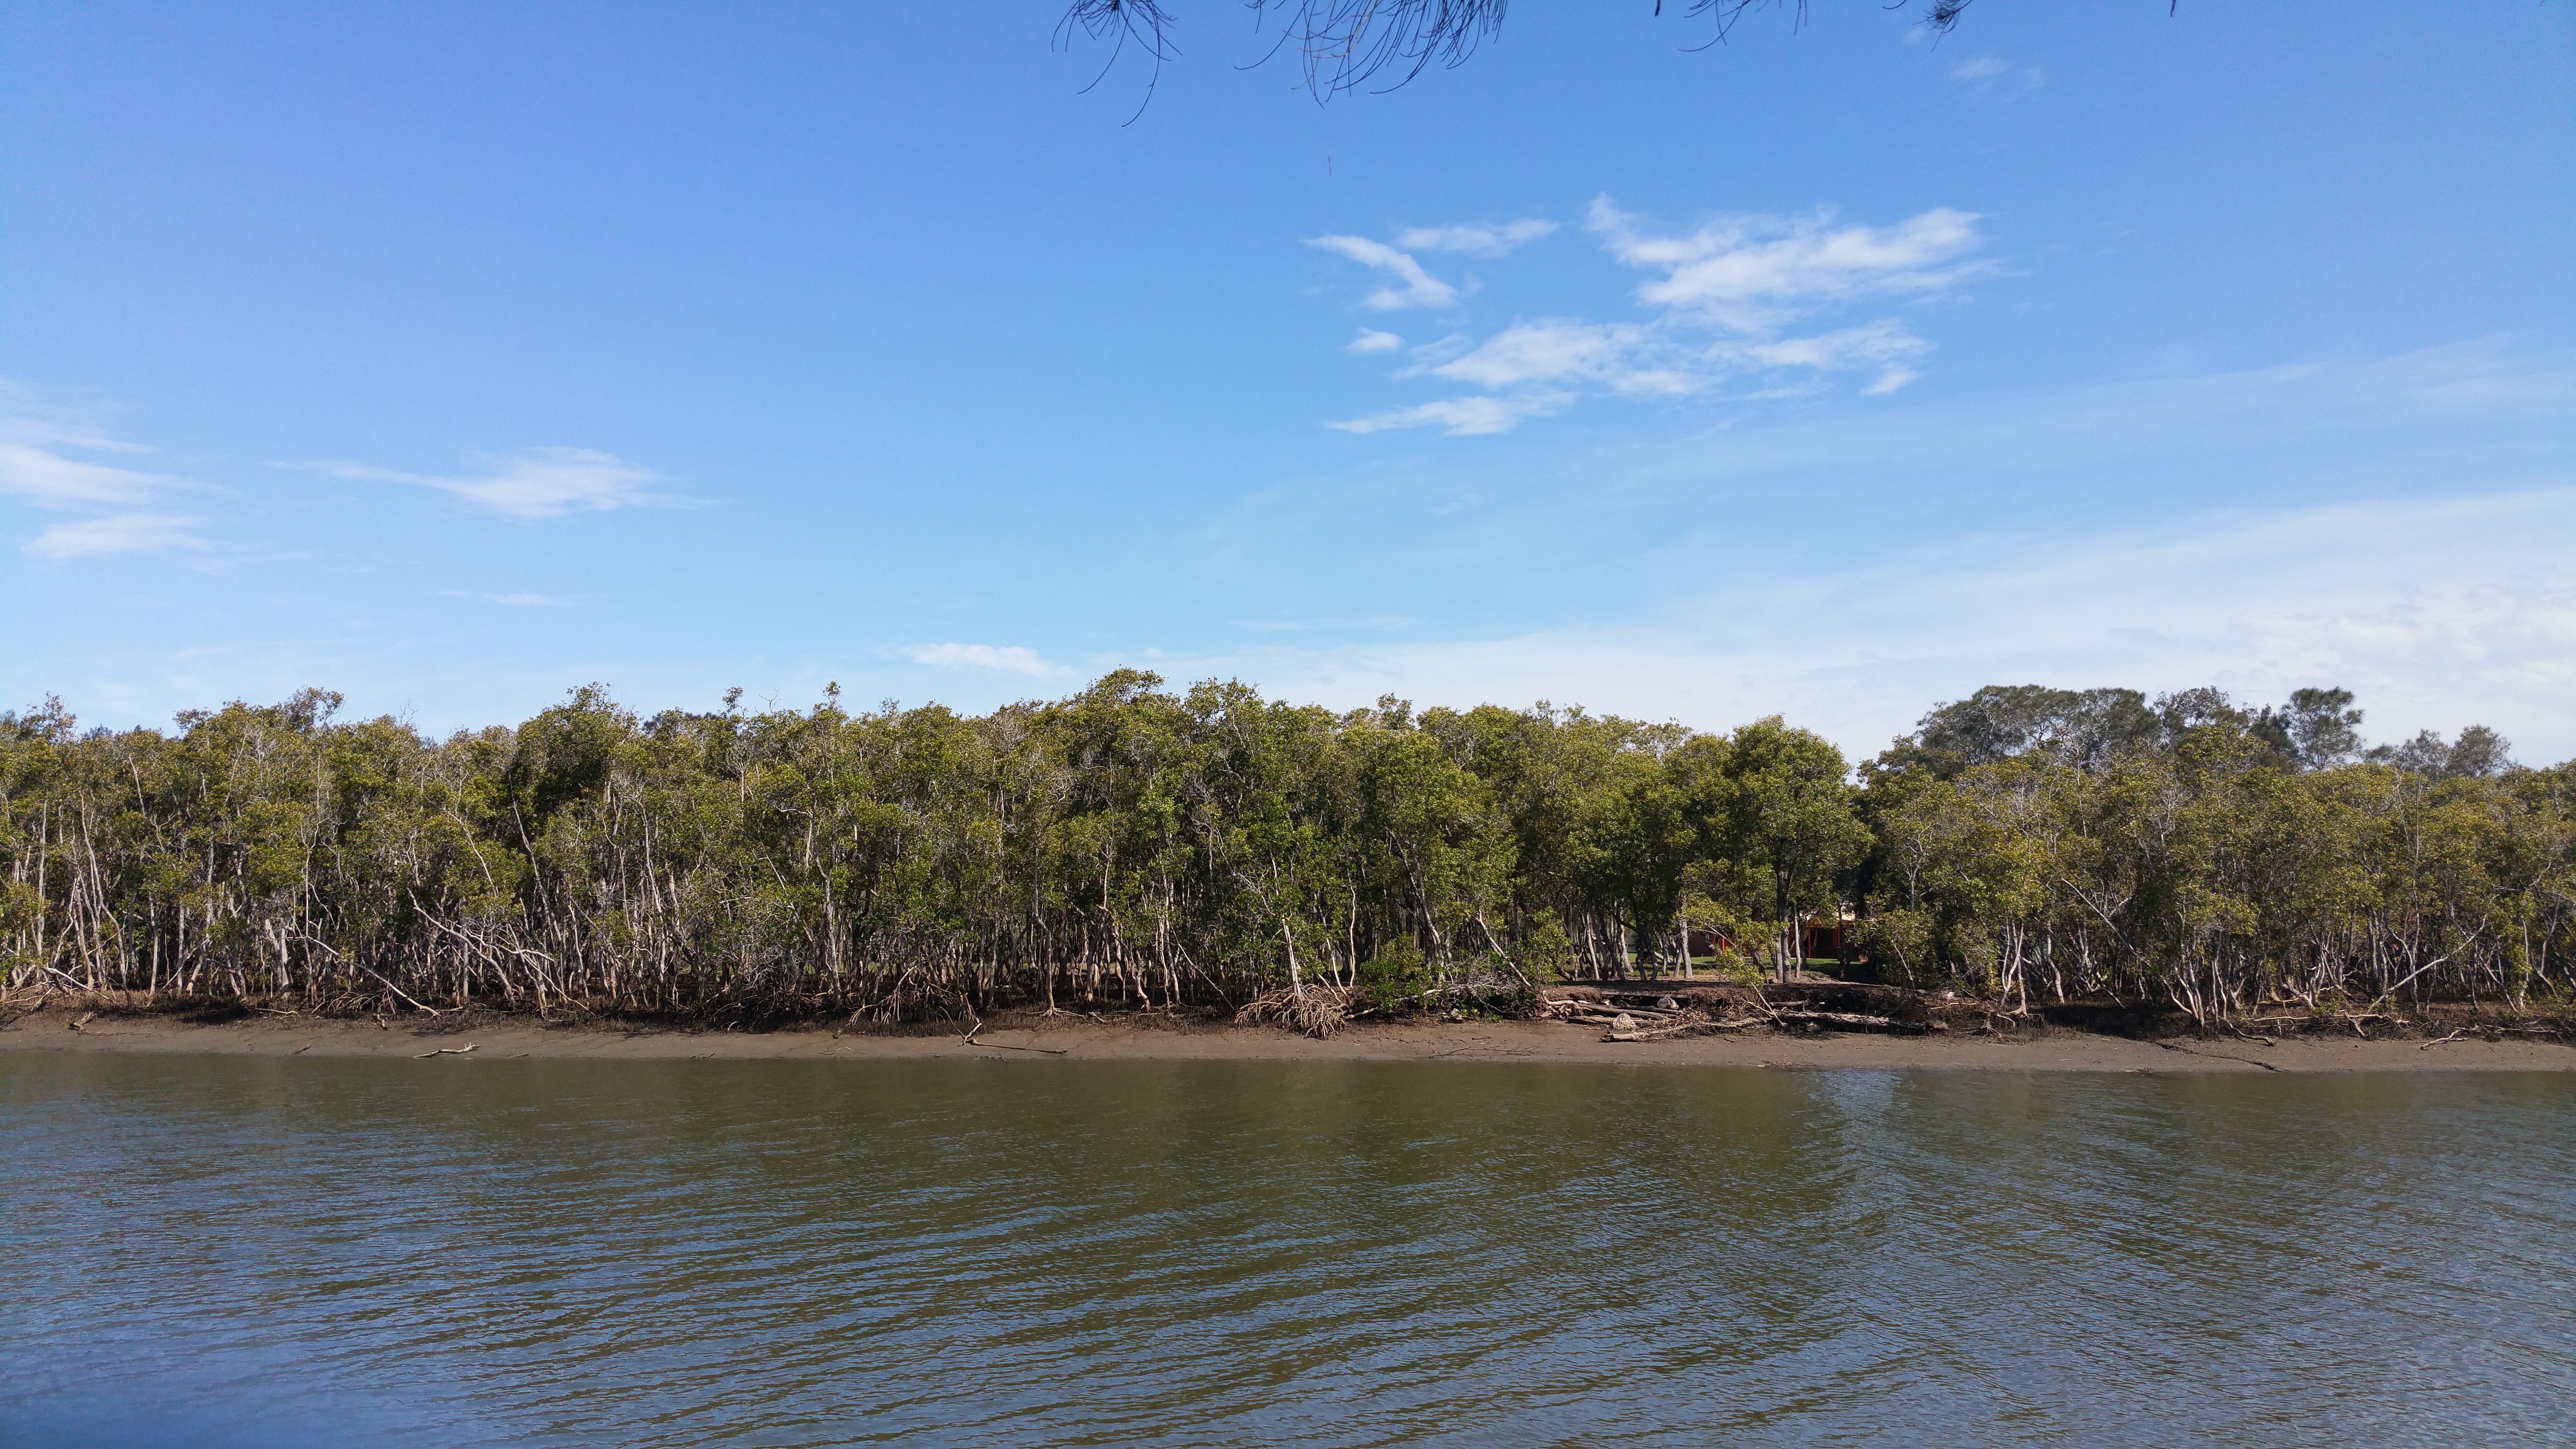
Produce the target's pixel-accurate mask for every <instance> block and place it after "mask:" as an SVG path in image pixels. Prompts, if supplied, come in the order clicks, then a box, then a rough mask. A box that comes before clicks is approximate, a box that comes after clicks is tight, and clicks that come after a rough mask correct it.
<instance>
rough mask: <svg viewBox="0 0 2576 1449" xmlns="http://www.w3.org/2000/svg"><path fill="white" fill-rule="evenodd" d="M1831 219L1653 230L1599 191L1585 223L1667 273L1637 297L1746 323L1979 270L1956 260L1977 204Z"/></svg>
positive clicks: (1733, 324) (1625, 254)
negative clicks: (1876, 219) (1970, 208)
mask: <svg viewBox="0 0 2576 1449" xmlns="http://www.w3.org/2000/svg"><path fill="white" fill-rule="evenodd" d="M1830 221H1831V219H1830V217H1829V216H1827V215H1825V214H1823V213H1819V214H1817V215H1814V216H1807V217H1777V216H1741V217H1730V218H1727V219H1725V220H1722V221H1718V222H1712V223H1710V224H1709V225H1707V226H1703V227H1701V228H1700V229H1699V230H1697V231H1695V232H1692V233H1691V234H1690V235H1688V236H1650V235H1648V234H1646V233H1645V232H1643V231H1641V230H1639V229H1638V225H1637V219H1636V218H1635V217H1632V216H1630V215H1628V214H1627V213H1625V212H1622V211H1620V210H1619V209H1618V208H1617V207H1615V206H1613V205H1612V204H1611V203H1610V199H1609V198H1608V197H1606V196H1603V197H1595V198H1594V199H1593V202H1592V209H1591V219H1590V222H1589V225H1590V227H1591V229H1592V230H1594V231H1596V232H1599V233H1600V234H1601V235H1602V237H1603V238H1604V239H1605V241H1606V243H1607V245H1608V246H1609V248H1610V253H1611V255H1613V256H1615V257H1617V258H1618V259H1619V260H1620V261H1622V262H1625V263H1627V264H1628V265H1630V266H1633V267H1642V268H1646V269H1648V270H1653V271H1660V272H1662V273H1663V274H1664V277H1663V280H1661V281H1657V282H1649V283H1647V284H1646V285H1644V286H1642V287H1639V288H1638V289H1637V297H1638V300H1640V301H1643V302H1647V303H1650V304H1652V305H1655V306H1659V307H1670V308H1673V309H1675V310H1677V311H1683V312H1691V313H1697V314H1701V315H1703V316H1704V317H1706V318H1707V319H1708V320H1709V321H1711V322H1714V323H1716V324H1717V325H1720V326H1724V327H1729V328H1732V329H1734V330H1737V331H1743V332H1764V331H1768V330H1770V329H1772V328H1775V327H1777V326H1779V325H1781V324H1782V323H1785V322H1788V321H1792V320H1794V319H1796V318H1798V317H1802V316H1805V315H1807V314H1808V313H1810V312H1813V311H1815V310H1817V309H1818V308H1819V307H1821V306H1824V305H1825V304H1828V303H1831V302H1836V301H1842V300H1845V299H1849V298H1853V297H1859V296H1867V295H1873V294H1882V293H1891V292H1933V291H1939V290H1942V289H1944V288H1947V287H1951V286H1954V285H1956V284H1957V283H1959V282H1960V281H1962V280H1964V279H1965V278H1967V277H1969V276H1971V275H1974V274H1975V272H1976V270H1977V269H1976V268H1975V267H1974V266H1973V265H1972V264H1970V265H1953V263H1956V262H1957V261H1958V259H1959V258H1960V257H1961V256H1963V255H1964V254H1966V253H1967V252H1970V251H1973V250H1974V249H1975V248H1976V247H1977V245H1978V244H1979V241H1980V240H1981V239H1980V238H1979V237H1978V235H1977V218H1976V216H1975V214H1974V213H1971V212H1965V211H1956V210H1953V209H1951V208H1949V207H1946V206H1944V207H1935V208H1934V209H1932V210H1930V211H1927V212H1923V213H1922V214H1920V215H1918V216H1915V217H1912V218H1910V219H1908V220H1906V221H1902V222H1899V223H1897V224H1896V225H1895V226H1891V227H1872V226H1858V225H1854V226H1841V227H1837V226H1833V225H1831V224H1830Z"/></svg>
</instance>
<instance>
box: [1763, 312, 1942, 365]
mask: <svg viewBox="0 0 2576 1449" xmlns="http://www.w3.org/2000/svg"><path fill="white" fill-rule="evenodd" d="M1722 350H1723V349H1722ZM1732 350H1733V351H1735V352H1737V353H1739V354H1740V355H1742V356H1743V357H1745V358H1747V359H1749V360H1750V361H1752V362H1754V363H1756V364H1758V365H1760V366H1763V367H1813V368H1821V369H1828V370H1839V369H1843V368H1852V367H1864V366H1868V365H1871V364H1874V363H1892V362H1896V361H1899V360H1900V359H1903V358H1908V357H1920V356H1922V355H1923V354H1924V353H1926V352H1929V351H1931V350H1932V344H1931V343H1929V342H1926V341H1924V340H1923V339H1922V338H1920V337H1917V336H1915V335H1914V334H1913V333H1912V332H1909V331H1907V330H1906V328H1905V325H1904V324H1903V323H1901V322H1872V323H1870V324H1868V325H1867V326H1863V327H1846V328H1844V329H1842V330H1841V331H1839V332H1827V333H1823V334H1821V335H1818V336H1815V337H1784V338H1780V339H1778V340H1776V341H1771V342H1746V343H1740V344H1736V346H1735V347H1734V348H1733V349H1732Z"/></svg>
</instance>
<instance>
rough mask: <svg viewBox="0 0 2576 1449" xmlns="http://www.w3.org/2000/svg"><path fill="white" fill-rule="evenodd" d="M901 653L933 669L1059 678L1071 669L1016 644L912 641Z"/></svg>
mask: <svg viewBox="0 0 2576 1449" xmlns="http://www.w3.org/2000/svg"><path fill="white" fill-rule="evenodd" d="M903 655H904V657H905V658H907V659H910V660H911V661H912V662H913V663H915V664H927V665H929V666H931V667H932V668H934V669H991V670H997V671H999V672H1001V673H1004V674H1025V675H1027V676H1029V677H1030V678H1032V679H1061V678H1064V677H1065V676H1067V675H1070V674H1072V673H1073V670H1072V669H1070V668H1068V667H1067V666H1065V665H1062V664H1057V663H1055V662H1053V661H1051V660H1049V659H1046V658H1044V657H1043V656H1041V655H1040V654H1039V653H1038V652H1037V651H1036V650H1034V649H1029V648H1025V647H1023V646H1021V645H1017V644H915V645H913V646H912V647H910V648H908V649H905V650H904V651H903Z"/></svg>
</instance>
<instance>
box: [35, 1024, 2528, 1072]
mask: <svg viewBox="0 0 2576 1449" xmlns="http://www.w3.org/2000/svg"><path fill="white" fill-rule="evenodd" d="M76 1019H77V1017H76V1014H75V1013H71V1012H63V1011H40V1012H34V1013H31V1014H29V1015H26V1016H22V1017H20V1018H19V1019H17V1020H16V1021H14V1022H11V1023H10V1024H8V1025H7V1026H5V1027H0V1051H6V1052H79V1053H97V1052H122V1053H138V1054H151V1055H186V1054H200V1055H223V1056H263V1057H292V1056H322V1057H381V1058H387V1059H401V1060H413V1059H417V1060H420V1061H421V1064H422V1065H423V1066H424V1067H427V1066H433V1065H436V1066H449V1065H455V1064H460V1063H468V1062H476V1061H496V1060H513V1059H525V1058H543V1059H576V1058H603V1059H618V1058H622V1059H663V1060H670V1059H699V1060H731V1061H748V1060H792V1061H882V1060H889V1059H914V1058H952V1059H953V1058H969V1057H971V1058H984V1059H990V1060H996V1061H1008V1060H1018V1061H1376V1062H1389V1061H1468V1062H1507V1061H1509V1062H1541V1063H1567V1062H1585V1063H1617V1064H1621V1065H1630V1066H1676V1067H1694V1066H1695V1067H1773V1068H1789V1069H1799V1068H1837V1067H1844V1068H1869V1069H1878V1070H1911V1069H1954V1070H1971V1071H1980V1070H1982V1071H2078V1072H2257V1073H2260V1072H2265V1071H2267V1070H2268V1071H2273V1072H2353V1071H2364V1072H2422V1071H2512V1072H2529V1071H2561V1072H2563V1071H2576V1047H2569V1046H2564V1045H2559V1044H2557V1043H2552V1042H2542V1041H2512V1040H2506V1041H2500V1042H2487V1041H2479V1040H2476V1039H2474V1038H2468V1037H2463V1038H2461V1039H2459V1040H2456V1041H2446V1042H2438V1043H2427V1042H2423V1041H2405V1040H2381V1041H2363V1040H2360V1039H2358V1038H2347V1039H2341V1040H2336V1039H2325V1040H2316V1039H2285V1040H2282V1041H2280V1042H2278V1043H2277V1044H2274V1045H2269V1046H2266V1045H2264V1044H2263V1043H2261V1042H2259V1041H2238V1040H2233V1039H2230V1040H2220V1041H2201V1040H2191V1039H2185V1040H2178V1041H2172V1042H2166V1043H2157V1042H2145V1041H2131V1040H2128V1039H2126V1038H2123V1037H2112V1036H2098V1035H2093V1034H2090V1033H2084V1032H2071V1031H2042V1032H2039V1033H2036V1034H2033V1035H2031V1036H2028V1037H2025V1038H2021V1039H2003V1038H1995V1037H1976V1036H1967V1037H1948V1036H1924V1037H1900V1036H1877V1035H1844V1034H1828V1035H1820V1036H1791V1035H1786V1034H1781V1033H1776V1032H1762V1033H1760V1034H1747V1035H1729V1036H1704V1037H1691V1038H1685V1039H1679V1040H1671V1041H1654V1042H1605V1041H1603V1040H1601V1033H1600V1032H1599V1031H1598V1030H1595V1029H1592V1028H1587V1027H1578V1026H1571V1025H1567V1024H1564V1023H1558V1022H1529V1021H1500V1022H1462V1023H1441V1022H1419V1023H1406V1024H1397V1025H1384V1026H1376V1025H1362V1026H1357V1027H1353V1028H1351V1029H1349V1030H1347V1031H1344V1032H1343V1033H1341V1034H1340V1035H1338V1036H1335V1037H1332V1038H1330V1039H1329V1040H1325V1041H1310V1040H1307V1039H1306V1038H1304V1037H1300V1036H1293V1035H1290V1034H1289V1033H1287V1032H1284V1031H1280V1030H1277V1029H1275V1028H1270V1027H1235V1026H1224V1025H1190V1024H1178V1023H1166V1022H1149V1021H1135V1020H1120V1019H1115V1018H1112V1019H1106V1020H1092V1019H1086V1018H1079V1017H1077V1018H1059V1019H1055V1020H1048V1021H1041V1022H1035V1023H1014V1024H1009V1025H1003V1024H995V1025H992V1026H988V1027H985V1028H984V1029H982V1030H981V1031H980V1032H979V1033H978V1034H977V1036H976V1037H975V1039H974V1040H973V1041H971V1042H970V1041H967V1040H965V1039H964V1038H963V1037H962V1036H959V1035H955V1034H945V1035H901V1036H895V1035H873V1034H863V1033H856V1032H846V1031H843V1032H835V1031H833V1030H832V1029H830V1028H829V1027H828V1026H813V1027H801V1028H795V1029H790V1030H783V1031H772V1032H744V1031H679V1030H661V1029H627V1028H621V1027H615V1026H588V1027H559V1026H547V1025H543V1024H541V1023H537V1022H533V1021H528V1020H526V1019H514V1018H507V1017H499V1018H486V1019H483V1020H479V1021H475V1022H472V1023H463V1024H460V1023H455V1022H439V1023H435V1024H429V1023H423V1022H421V1021H420V1020H419V1019H417V1018H412V1019H394V1020H391V1021H389V1022H388V1023H385V1024H381V1025H380V1024H379V1023H377V1022H375V1021H363V1020H362V1021H345V1020H320V1019H314V1018H303V1017H257V1018H251V1019H247V1020H240V1021H233V1022H227V1023H224V1024H221V1025H206V1026H201V1025H191V1024H189V1023H187V1022H183V1021H179V1020H176V1019H174V1018H171V1017H167V1016H100V1017H97V1018H95V1019H93V1020H91V1021H89V1022H88V1023H87V1024H86V1025H84V1026H82V1027H80V1028H78V1029H77V1030H75V1029H73V1027H72V1022H73V1021H74V1020H76ZM468 1045H470V1046H472V1047H473V1050H472V1051H471V1052H455V1051H453V1050H450V1051H448V1052H446V1053H445V1054H442V1055H437V1056H431V1057H424V1055H423V1054H424V1053H433V1052H439V1051H440V1049H442V1048H447V1049H454V1048H460V1047H465V1046H468Z"/></svg>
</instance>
